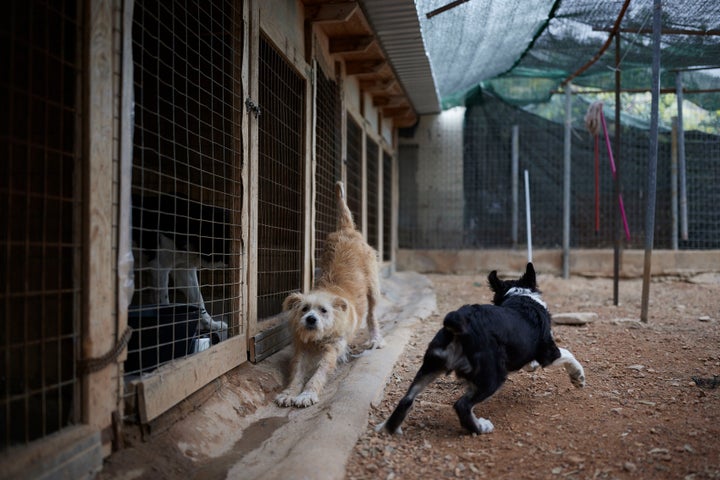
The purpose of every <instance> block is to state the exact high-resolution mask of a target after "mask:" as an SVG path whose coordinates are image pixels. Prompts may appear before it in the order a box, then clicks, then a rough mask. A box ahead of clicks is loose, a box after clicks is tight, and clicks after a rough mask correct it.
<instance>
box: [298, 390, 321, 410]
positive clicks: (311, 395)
mask: <svg viewBox="0 0 720 480" xmlns="http://www.w3.org/2000/svg"><path fill="white" fill-rule="evenodd" d="M317 402H318V396H317V393H315V392H302V393H301V394H300V395H298V396H297V397H294V398H293V399H292V404H293V406H296V407H300V408H306V407H309V406H311V405H315V404H316V403H317Z"/></svg>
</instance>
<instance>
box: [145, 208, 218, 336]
mask: <svg viewBox="0 0 720 480" xmlns="http://www.w3.org/2000/svg"><path fill="white" fill-rule="evenodd" d="M132 202H133V204H132V226H133V229H132V237H133V246H134V247H135V248H137V249H138V250H139V253H140V255H137V254H136V255H135V258H136V259H137V260H138V261H139V265H138V268H139V269H141V270H144V271H147V272H148V273H149V274H150V278H151V287H152V288H151V289H150V290H151V295H152V298H151V300H150V301H151V302H153V303H156V304H168V303H170V294H169V283H170V276H172V279H173V285H174V286H175V288H177V289H178V290H180V291H181V292H182V293H183V294H184V296H185V299H186V301H187V303H189V304H193V305H197V306H198V308H199V309H200V325H199V326H200V331H203V332H210V331H214V332H222V331H223V330H225V331H226V330H227V323H225V322H223V321H218V320H213V318H212V316H211V315H210V314H209V313H208V311H207V309H206V308H205V301H204V300H203V297H202V294H201V293H200V285H199V284H198V276H197V273H198V270H199V269H200V268H201V267H204V268H220V267H226V266H228V265H229V263H230V262H229V260H230V249H231V240H230V238H231V236H230V212H228V210H226V209H224V208H219V207H214V206H210V205H203V204H201V203H198V202H195V201H193V200H190V199H188V198H187V197H185V196H184V195H181V194H160V195H158V196H140V195H133V197H132ZM221 337H222V335H221Z"/></svg>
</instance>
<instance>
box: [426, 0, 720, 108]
mask: <svg viewBox="0 0 720 480" xmlns="http://www.w3.org/2000/svg"><path fill="white" fill-rule="evenodd" d="M448 3H449V1H448V0H417V2H416V5H417V9H418V14H419V17H420V23H421V27H422V31H423V39H424V41H425V44H426V48H427V50H428V55H429V57H430V62H431V65H432V69H433V75H434V77H435V81H436V84H437V86H438V92H439V95H440V97H441V100H442V102H443V107H445V108H449V107H451V106H454V105H459V104H463V103H466V101H467V99H468V98H476V97H477V95H474V91H475V90H477V89H479V88H480V89H482V90H484V91H486V92H488V93H492V94H493V95H495V96H497V97H499V98H502V99H503V100H505V101H506V102H508V103H511V104H514V105H527V104H531V103H538V102H545V101H548V100H549V99H550V97H551V96H552V94H553V92H556V91H557V90H558V89H560V88H561V85H560V84H561V82H562V81H563V80H565V79H566V78H568V77H569V76H570V75H571V74H573V73H574V72H576V71H577V70H578V69H579V68H580V67H581V66H583V65H584V64H585V63H586V62H588V61H589V60H590V59H591V58H593V57H594V56H595V55H596V54H597V53H598V52H599V51H600V49H601V47H602V45H603V44H604V43H605V42H606V40H607V39H608V37H609V35H610V33H609V30H610V29H611V28H612V27H613V25H614V24H615V21H616V19H617V18H618V15H619V13H620V11H621V9H622V5H623V3H624V2H623V1H622V0H603V1H602V2H598V1H597V0H592V1H588V0H562V1H560V0H556V1H549V0H544V1H541V0H469V1H467V2H465V3H462V4H460V5H458V6H456V7H454V8H452V9H450V10H448V11H445V12H443V13H440V14H438V15H435V16H433V17H431V18H429V19H428V18H427V16H426V14H427V13H428V12H431V11H433V10H434V9H436V8H439V7H441V6H444V5H447V4H448ZM652 9H653V1H652V0H632V2H631V3H630V6H629V8H628V10H627V12H626V13H625V16H624V17H623V20H622V23H621V24H620V28H621V29H622V32H621V53H620V56H621V63H620V70H621V72H622V89H623V90H646V89H649V87H650V78H651V62H652V34H651V32H650V30H651V27H652ZM663 29H664V32H665V33H664V34H663V36H662V43H661V49H662V50H661V65H662V73H661V87H662V88H674V87H675V79H676V75H675V71H676V70H683V71H684V72H683V84H684V87H685V89H686V90H691V91H692V90H712V89H720V73H718V72H720V70H708V69H709V68H712V67H716V68H717V67H720V36H717V35H716V33H717V32H718V31H719V30H720V1H717V0H676V1H672V2H667V1H666V2H663ZM683 32H700V33H707V32H710V33H715V34H703V35H690V34H687V33H683ZM573 84H574V85H575V86H576V87H584V88H595V89H600V90H613V89H614V88H615V45H614V42H613V44H612V45H611V46H610V48H608V49H607V51H606V52H605V53H604V54H603V56H602V57H601V58H600V59H599V60H598V61H597V62H596V63H594V64H593V65H592V66H591V67H590V68H588V69H587V70H586V71H585V72H584V73H583V74H582V75H580V76H578V77H576V78H574V79H573ZM685 98H686V99H687V100H689V101H691V102H693V103H695V104H697V105H700V106H701V107H702V108H704V109H706V110H720V92H707V93H698V94H692V93H688V94H686V96H685Z"/></svg>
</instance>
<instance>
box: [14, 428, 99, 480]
mask: <svg viewBox="0 0 720 480" xmlns="http://www.w3.org/2000/svg"><path fill="white" fill-rule="evenodd" d="M102 464H103V453H102V446H101V444H100V432H99V431H98V430H97V429H95V428H92V427H89V426H87V425H77V426H73V427H67V428H65V429H63V430H61V431H59V432H57V433H54V434H52V435H49V436H47V437H45V438H43V439H41V440H37V441H35V442H33V443H31V444H30V445H29V446H27V447H25V446H22V447H15V448H11V449H10V450H9V451H7V452H6V453H4V454H3V455H2V456H1V457H0V472H2V473H0V478H17V479H20V478H73V479H84V478H94V477H95V475H96V474H97V473H98V472H99V471H100V469H101V468H102Z"/></svg>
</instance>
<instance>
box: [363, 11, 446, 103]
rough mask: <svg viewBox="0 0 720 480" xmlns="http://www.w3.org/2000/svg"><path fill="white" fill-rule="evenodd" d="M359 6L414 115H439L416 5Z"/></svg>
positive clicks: (434, 87)
mask: <svg viewBox="0 0 720 480" xmlns="http://www.w3.org/2000/svg"><path fill="white" fill-rule="evenodd" d="M360 4H361V6H362V9H363V11H364V12H365V16H366V18H367V19H368V22H370V24H371V25H372V28H373V30H374V31H375V34H376V35H377V38H378V40H379V41H380V44H381V45H382V48H383V50H384V52H385V54H386V55H387V56H388V60H389V61H390V63H391V65H392V68H393V70H394V71H395V73H396V75H397V77H398V79H399V81H400V83H401V84H402V86H403V89H404V90H405V92H406V93H407V95H408V98H409V99H410V102H411V103H412V105H413V108H414V109H415V111H416V112H417V113H418V114H419V115H423V114H428V113H438V112H440V100H439V97H438V93H437V88H436V86H435V80H434V77H433V74H432V70H431V68H430V59H429V58H428V55H427V52H426V50H425V44H424V42H423V37H422V33H421V31H420V21H419V20H418V16H417V10H416V9H415V2H414V1H413V0H391V1H388V0H363V1H361V3H360Z"/></svg>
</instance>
